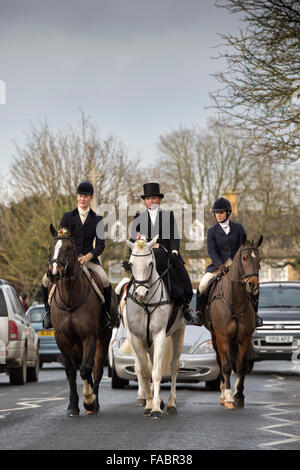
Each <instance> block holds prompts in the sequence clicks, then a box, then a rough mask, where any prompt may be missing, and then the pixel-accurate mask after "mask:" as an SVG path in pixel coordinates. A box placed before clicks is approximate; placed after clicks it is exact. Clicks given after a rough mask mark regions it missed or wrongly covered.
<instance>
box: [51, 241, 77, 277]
mask: <svg viewBox="0 0 300 470" xmlns="http://www.w3.org/2000/svg"><path fill="white" fill-rule="evenodd" d="M54 240H55V241H58V240H68V241H69V242H71V244H72V247H73V250H72V253H71V255H70V256H69V257H68V258H67V260H66V261H65V262H63V261H61V260H59V259H58V258H52V259H49V266H50V264H53V263H57V264H59V266H61V267H62V274H61V277H63V278H65V279H70V280H73V279H75V278H76V277H77V276H79V275H80V274H81V273H82V266H81V265H80V271H79V272H78V273H76V274H74V275H72V276H67V269H68V266H69V264H70V262H71V261H73V263H75V261H76V258H77V249H76V245H75V242H74V240H73V239H72V238H70V237H61V236H59V237H55V238H54ZM47 274H48V277H50V278H51V276H53V275H52V274H51V273H50V272H49V271H48V273H47Z"/></svg>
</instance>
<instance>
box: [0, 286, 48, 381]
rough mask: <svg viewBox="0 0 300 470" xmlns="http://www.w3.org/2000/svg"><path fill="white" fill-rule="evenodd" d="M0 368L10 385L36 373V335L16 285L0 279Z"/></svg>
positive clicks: (32, 378) (36, 375) (37, 373)
mask: <svg viewBox="0 0 300 470" xmlns="http://www.w3.org/2000/svg"><path fill="white" fill-rule="evenodd" d="M0 372H6V373H7V374H8V375H9V379H10V383H11V384H12V385H24V384H25V383H26V381H28V382H36V381H37V380H38V377H39V337H38V335H37V333H36V332H35V330H34V328H32V326H31V325H30V322H29V320H28V318H27V317H26V315H25V313H24V310H23V307H22V305H21V302H20V300H19V298H18V296H17V293H16V291H15V289H14V288H13V287H12V286H11V285H9V283H7V282H6V281H4V280H0Z"/></svg>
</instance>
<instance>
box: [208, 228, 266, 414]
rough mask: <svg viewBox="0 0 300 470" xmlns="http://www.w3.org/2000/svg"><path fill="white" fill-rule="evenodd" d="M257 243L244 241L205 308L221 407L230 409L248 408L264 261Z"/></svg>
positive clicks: (259, 243)
mask: <svg viewBox="0 0 300 470" xmlns="http://www.w3.org/2000/svg"><path fill="white" fill-rule="evenodd" d="M262 240H263V237H262V236H261V237H260V239H259V240H258V241H257V242H256V243H254V242H250V241H247V240H246V236H245V238H244V240H243V244H242V246H241V247H240V249H239V250H238V251H237V253H236V255H235V257H234V259H233V262H232V265H231V266H230V268H229V270H228V271H227V272H225V274H224V275H223V276H222V277H221V278H220V279H219V280H217V281H216V282H215V283H213V285H212V288H211V290H210V292H209V297H208V302H207V305H206V308H205V326H207V328H208V329H210V330H211V332H212V341H213V346H214V349H215V351H216V354H217V361H218V364H219V367H220V377H221V387H220V388H221V398H220V404H222V405H224V406H225V408H227V409H234V408H241V407H243V406H244V394H243V390H244V380H245V375H246V373H247V368H248V355H249V352H250V348H251V345H252V334H253V332H254V330H255V309H254V306H253V297H257V296H258V290H259V268H260V261H261V257H260V254H259V250H258V247H259V246H260V245H261V243H262ZM233 363H235V368H236V374H237V378H236V383H235V390H234V393H232V390H231V385H230V375H231V371H232V364H233Z"/></svg>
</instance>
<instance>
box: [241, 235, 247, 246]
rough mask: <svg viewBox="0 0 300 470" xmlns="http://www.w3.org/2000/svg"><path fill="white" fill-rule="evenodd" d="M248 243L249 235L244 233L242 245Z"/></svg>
mask: <svg viewBox="0 0 300 470" xmlns="http://www.w3.org/2000/svg"><path fill="white" fill-rule="evenodd" d="M246 241H247V234H246V233H244V235H243V236H242V245H244V243H246Z"/></svg>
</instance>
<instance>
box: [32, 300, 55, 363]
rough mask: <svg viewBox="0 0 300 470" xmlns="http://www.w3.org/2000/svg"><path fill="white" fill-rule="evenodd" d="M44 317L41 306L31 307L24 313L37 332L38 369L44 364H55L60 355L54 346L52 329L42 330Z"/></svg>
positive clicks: (42, 306) (43, 310) (43, 308)
mask: <svg viewBox="0 0 300 470" xmlns="http://www.w3.org/2000/svg"><path fill="white" fill-rule="evenodd" d="M44 315H45V307H44V305H43V304H37V305H32V306H31V307H29V309H28V310H27V312H26V316H27V317H28V319H29V320H30V322H31V325H32V326H33V328H34V329H35V331H36V332H37V334H38V336H39V340H40V349H39V355H40V367H42V366H43V363H44V362H57V361H58V358H59V356H60V355H61V352H60V350H59V349H58V346H57V344H56V340H55V331H54V329H53V328H49V329H47V330H45V329H44V328H43V318H44Z"/></svg>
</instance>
